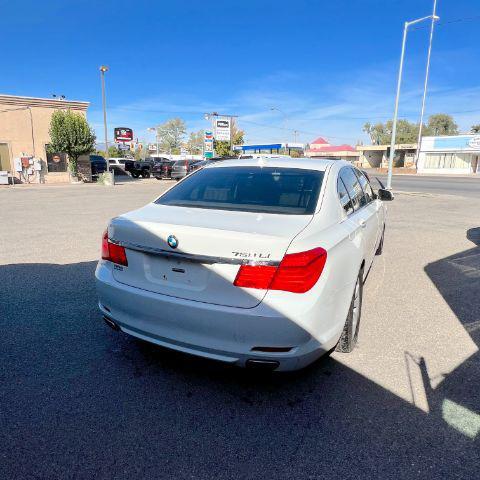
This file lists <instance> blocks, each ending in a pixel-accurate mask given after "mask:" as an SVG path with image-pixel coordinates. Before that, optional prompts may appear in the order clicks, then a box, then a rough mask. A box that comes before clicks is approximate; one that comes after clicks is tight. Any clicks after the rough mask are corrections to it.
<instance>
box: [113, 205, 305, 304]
mask: <svg viewBox="0 0 480 480" xmlns="http://www.w3.org/2000/svg"><path fill="white" fill-rule="evenodd" d="M311 218H312V216H311V215H278V214H265V213H252V212H239V211H225V210H212V209H201V208H188V207H177V206H166V205H157V204H149V205H147V206H146V207H143V208H141V209H140V210H136V211H134V212H131V213H129V214H126V215H122V216H120V217H117V218H115V219H113V220H112V222H111V224H110V226H109V237H110V239H112V241H114V242H118V243H120V244H122V245H124V246H125V247H126V249H127V250H126V251H127V259H128V267H121V266H115V268H114V277H115V279H116V280H117V281H118V282H120V283H123V284H126V285H130V286H133V287H137V288H141V289H144V290H148V291H151V292H155V293H159V294H163V295H169V296H173V297H178V298H182V299H186V300H194V301H198V302H205V303H211V304H217V305H225V306H232V307H240V308H252V307H255V306H256V305H258V304H259V303H260V302H261V301H262V299H263V297H264V296H265V294H266V290H257V289H249V288H238V287H235V286H234V285H233V282H234V280H235V277H236V275H237V273H238V270H239V268H240V265H241V264H242V263H245V262H249V261H251V262H264V263H267V264H278V263H279V262H280V261H281V260H282V258H283V256H284V254H285V252H286V250H287V248H288V246H289V244H290V242H291V241H292V239H293V238H294V237H295V236H296V235H297V234H298V233H299V232H300V231H301V230H302V229H303V228H305V226H306V225H307V224H308V223H309V221H310V220H311ZM169 237H170V245H169V241H168V239H169ZM172 237H175V239H173V238H172ZM175 240H176V242H178V245H177V246H176V248H172V246H171V245H173V246H174V243H175Z"/></svg>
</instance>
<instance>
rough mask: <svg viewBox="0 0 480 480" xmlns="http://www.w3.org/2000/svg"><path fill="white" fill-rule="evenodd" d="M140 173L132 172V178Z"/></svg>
mask: <svg viewBox="0 0 480 480" xmlns="http://www.w3.org/2000/svg"><path fill="white" fill-rule="evenodd" d="M139 176H140V174H139V173H138V172H132V178H138V177H139Z"/></svg>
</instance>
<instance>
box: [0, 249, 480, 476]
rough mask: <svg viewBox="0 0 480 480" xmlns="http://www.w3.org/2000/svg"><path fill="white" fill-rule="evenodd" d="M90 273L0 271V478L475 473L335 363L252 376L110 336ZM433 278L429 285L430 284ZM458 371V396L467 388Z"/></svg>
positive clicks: (406, 408)
mask: <svg viewBox="0 0 480 480" xmlns="http://www.w3.org/2000/svg"><path fill="white" fill-rule="evenodd" d="M474 250H475V251H477V253H478V249H474ZM449 261H450V260H448V261H447V263H448V262H449ZM95 265H96V262H83V263H76V264H69V265H54V264H16V265H5V266H0V285H1V292H2V296H1V298H2V303H1V305H0V308H1V317H0V318H1V326H2V337H1V344H2V347H1V349H0V355H1V357H0V378H1V386H2V388H1V389H0V412H1V415H0V430H1V432H2V442H1V446H0V455H1V458H2V461H1V462H0V478H6V479H7V478H14V477H15V478H29V477H30V478H31V477H35V478H49V479H52V478H129V479H131V478H208V479H211V478H222V479H223V478H235V479H237V478H245V479H252V478H282V479H283V478H285V479H287V478H294V477H295V478H309V479H312V478H332V477H338V478H342V479H358V478H382V479H384V478H389V479H390V478H391V479H412V478H418V479H429V478H431V479H438V478H442V479H445V478H474V476H475V475H476V472H478V465H479V461H480V454H479V450H480V449H479V443H478V437H477V438H476V439H472V438H470V437H468V436H467V435H465V434H464V433H461V432H459V431H458V429H456V428H453V427H451V426H450V425H449V424H448V423H447V422H445V420H444V419H443V418H441V417H440V416H439V415H429V414H427V413H425V412H422V411H421V410H419V409H417V408H416V407H414V406H413V405H411V404H410V403H408V402H406V401H404V400H402V399H401V398H399V397H398V396H396V395H395V394H393V393H392V392H390V391H388V390H386V389H384V388H382V387H381V386H379V385H378V384H376V383H374V382H372V381H371V380H369V379H368V378H366V377H364V376H362V375H360V374H358V373H357V372H355V371H354V370H352V369H350V368H348V367H346V366H345V365H342V364H341V363H339V362H337V361H335V360H334V359H333V358H323V359H320V360H319V361H317V362H316V363H314V364H313V365H311V366H310V367H308V368H306V369H304V370H302V371H300V372H294V373H289V374H260V373H258V372H254V371H248V370H240V369H236V368H233V367H228V366H224V365H223V364H219V363H216V362H212V361H207V360H202V359H198V358H195V357H191V356H188V355H184V354H180V353H176V352H171V351H169V350H166V349H162V348H160V347H157V346H155V345H151V344H148V343H145V342H141V341H138V340H135V339H133V338H131V337H129V336H127V335H124V334H121V333H117V332H114V331H113V330H111V329H109V328H108V327H106V326H105V325H104V323H103V322H102V321H101V315H100V313H99V311H98V310H97V305H96V293H95V288H94V282H93V275H94V269H95ZM432 268H433V270H430V274H432V272H433V274H432V275H433V276H432V277H431V278H433V279H435V280H434V281H438V277H442V274H441V271H440V270H438V268H439V267H438V266H437V267H435V266H433V267H432ZM444 268H447V269H448V268H449V267H448V266H445V265H444V266H442V269H444ZM455 268H456V267H455ZM465 287H466V288H468V284H467V285H465ZM444 293H445V295H446V296H447V298H450V297H449V292H448V291H445V292H444ZM471 293H474V292H471ZM477 296H478V291H477ZM452 301H453V300H452ZM471 307H472V305H471ZM473 307H474V306H473ZM459 308H460V307H459ZM474 308H477V310H475V311H476V312H477V313H478V306H477V307H474ZM462 311H463V310H462ZM459 315H460V316H461V315H462V313H459ZM463 315H464V317H463V318H464V320H465V322H466V323H469V319H471V317H470V314H468V313H467V311H465V313H464V314H463ZM477 318H478V315H477ZM477 340H478V338H477ZM379 361H381V359H379ZM459 368H460V369H462V368H463V366H462V367H459ZM466 368H468V367H466ZM458 370H459V369H457V371H456V372H454V374H453V376H452V380H453V381H454V382H455V383H457V382H456V381H455V380H454V379H455V377H456V378H457V379H459V381H458V383H461V382H460V381H461V380H463V381H465V380H466V378H465V376H464V375H463V374H462V371H461V370H460V371H458ZM462 377H463V378H462ZM448 380H449V379H447V380H446V381H448ZM454 386H455V385H454ZM471 388H472V389H473V388H475V389H477V391H478V383H477V384H476V385H472V386H471ZM460 393H461V392H460ZM438 394H439V393H438V392H437V391H436V393H435V395H438ZM456 400H458V401H460V403H462V404H464V405H465V402H464V400H462V399H460V398H457V399H456ZM470 406H471V405H470Z"/></svg>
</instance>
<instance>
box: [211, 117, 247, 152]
mask: <svg viewBox="0 0 480 480" xmlns="http://www.w3.org/2000/svg"><path fill="white" fill-rule="evenodd" d="M244 136H245V132H244V131H243V130H240V129H239V128H237V125H236V124H235V122H233V123H232V144H233V145H242V144H243V137H244ZM214 149H215V155H217V156H219V157H225V156H227V155H235V152H234V151H233V150H231V149H230V142H217V141H215V142H214Z"/></svg>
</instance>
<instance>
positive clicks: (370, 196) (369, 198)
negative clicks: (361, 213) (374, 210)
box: [355, 169, 375, 205]
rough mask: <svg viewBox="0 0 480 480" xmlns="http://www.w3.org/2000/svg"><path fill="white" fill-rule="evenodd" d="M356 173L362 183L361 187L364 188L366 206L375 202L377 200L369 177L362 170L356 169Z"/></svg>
mask: <svg viewBox="0 0 480 480" xmlns="http://www.w3.org/2000/svg"><path fill="white" fill-rule="evenodd" d="M355 173H356V174H357V177H358V181H359V182H360V186H361V187H362V190H363V194H364V202H363V203H364V204H365V205H366V204H368V203H370V202H373V200H375V194H374V193H373V190H372V187H371V185H370V182H369V181H368V179H367V177H366V176H365V174H364V173H362V172H361V171H360V170H356V169H355Z"/></svg>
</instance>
